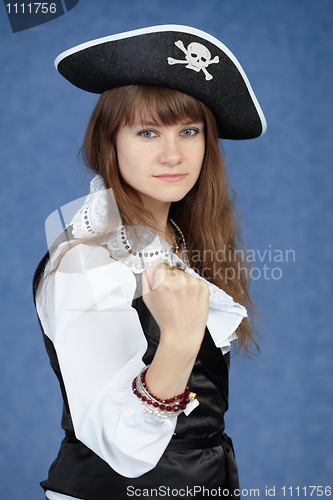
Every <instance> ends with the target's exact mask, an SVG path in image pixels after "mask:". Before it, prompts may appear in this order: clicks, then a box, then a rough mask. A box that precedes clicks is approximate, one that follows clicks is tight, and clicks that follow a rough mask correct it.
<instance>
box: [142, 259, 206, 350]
mask: <svg viewBox="0 0 333 500" xmlns="http://www.w3.org/2000/svg"><path fill="white" fill-rule="evenodd" d="M163 262H164V261H163V260H162V259H158V260H157V261H156V262H155V263H154V264H153V265H152V266H151V267H150V268H149V269H147V270H146V271H145V273H144V274H143V300H144V302H145V304H146V306H147V307H148V309H149V310H150V312H151V314H152V315H153V317H154V318H155V320H156V322H157V324H158V326H159V327H160V330H161V344H162V345H166V346H168V347H169V348H170V349H172V350H173V353H174V355H175V354H177V353H179V354H180V353H182V354H185V353H187V354H188V356H190V357H193V356H195V357H196V354H197V353H198V351H199V349H200V345H201V342H202V339H203V336H204V332H205V327H206V322H207V318H208V310H209V305H208V299H209V288H208V284H207V283H206V282H205V281H204V280H201V279H198V278H193V277H192V276H190V275H189V274H187V273H185V272H184V271H181V270H179V269H175V268H172V269H171V270H169V269H164V267H163V266H162V265H161V264H163Z"/></svg>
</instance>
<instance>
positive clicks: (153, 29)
mask: <svg viewBox="0 0 333 500" xmlns="http://www.w3.org/2000/svg"><path fill="white" fill-rule="evenodd" d="M162 31H177V32H183V33H188V34H190V35H196V36H199V37H201V38H204V39H205V40H207V41H209V42H211V43H212V44H214V45H216V46H217V47H219V48H220V49H221V50H222V52H224V53H225V54H226V55H227V56H228V57H229V59H231V61H232V62H233V63H234V64H235V66H236V67H237V69H238V71H239V72H240V74H241V75H242V78H243V80H244V82H245V84H246V86H247V89H248V91H249V94H250V96H251V99H252V101H253V104H254V105H255V108H256V110H257V112H258V115H259V118H260V121H261V127H262V132H261V134H260V135H264V133H265V132H266V130H267V122H266V118H265V115H264V113H263V111H262V109H261V107H260V104H259V102H258V100H257V98H256V96H255V93H254V92H253V89H252V87H251V84H250V82H249V79H248V77H247V76H246V73H245V71H244V70H243V68H242V66H241V65H240V63H239V61H238V60H237V58H236V57H235V56H234V54H233V53H232V52H231V51H230V50H229V49H228V47H226V46H225V45H224V44H223V43H222V42H220V40H218V39H217V38H215V37H214V36H212V35H210V34H209V33H206V32H205V31H202V30H199V29H197V28H192V27H190V26H183V25H178V24H163V25H160V26H148V27H146V28H139V29H136V30H131V31H125V32H124V33H117V34H115V35H109V36H105V37H102V38H97V39H95V40H91V41H89V42H85V43H81V44H80V45H76V46H75V47H72V48H71V49H68V50H65V51H64V52H62V53H61V54H59V55H58V57H56V59H55V61H54V66H55V68H56V69H58V65H59V63H60V62H61V61H62V60H63V59H65V58H66V57H68V56H70V55H71V54H74V53H76V52H79V51H81V50H84V49H87V48H89V47H94V46H95V45H100V44H102V43H106V42H112V41H114V40H122V39H124V38H130V37H133V36H137V35H143V34H146V33H157V32H162Z"/></svg>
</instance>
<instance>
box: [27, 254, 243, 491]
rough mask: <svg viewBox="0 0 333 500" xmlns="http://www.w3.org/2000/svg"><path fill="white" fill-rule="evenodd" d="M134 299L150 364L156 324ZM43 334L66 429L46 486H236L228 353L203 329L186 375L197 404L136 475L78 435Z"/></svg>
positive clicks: (53, 354)
mask: <svg viewBox="0 0 333 500" xmlns="http://www.w3.org/2000/svg"><path fill="white" fill-rule="evenodd" d="M47 260H48V254H47V255H45V256H44V258H43V260H42V261H41V262H40V264H39V266H38V267H37V269H36V272H35V276H34V284H33V287H34V294H35V292H36V290H37V287H38V283H39V280H40V279H41V276H42V275H43V271H44V268H45V265H46V262H47ZM132 305H133V307H134V308H135V309H136V311H137V313H138V315H139V318H140V322H141V325H142V328H143V332H144V334H145V336H146V339H147V343H148V348H147V351H146V353H145V355H144V356H143V361H144V363H145V364H149V363H151V361H152V359H153V357H154V354H155V351H156V348H157V345H158V342H159V335H160V333H159V327H158V325H157V323H156V322H155V320H154V318H153V317H152V315H151V314H150V312H149V310H148V309H147V308H146V306H145V304H144V302H143V300H142V298H141V296H139V297H137V298H135V299H134V300H133V303H132ZM43 337H44V342H45V346H46V350H47V353H48V355H49V358H50V362H51V366H52V368H53V370H54V372H55V374H56V376H57V378H58V380H59V383H60V388H61V392H62V396H63V401H64V405H63V415H62V422H61V425H62V428H63V429H64V431H65V438H64V439H63V441H62V443H61V447H60V451H59V454H58V457H57V458H56V460H55V461H54V462H53V464H52V465H51V467H50V470H49V476H48V479H47V480H46V481H43V482H42V483H41V485H42V487H43V488H44V490H52V491H56V492H59V493H63V494H66V495H69V496H73V497H76V498H82V499H84V500H117V499H119V500H120V499H121V500H125V499H126V500H128V498H130V497H131V496H132V497H134V498H136V497H137V496H138V495H137V494H135V490H136V489H138V488H139V492H140V493H141V496H143V497H144V498H154V499H156V498H165V497H166V498H167V497H168V495H167V493H168V488H169V496H170V497H172V498H187V497H188V498H190V497H191V496H192V495H193V494H194V492H195V493H196V495H195V497H196V498H201V496H200V491H201V490H200V488H201V489H202V488H203V487H205V488H209V489H211V490H213V489H214V490H218V489H219V488H220V491H221V492H222V490H226V489H229V491H230V492H233V491H234V490H235V489H237V488H238V487H239V486H238V473H237V466H236V462H235V458H234V453H233V448H232V443H231V440H230V438H228V437H227V436H226V434H225V433H224V432H223V431H224V413H225V411H226V410H227V408H228V364H229V355H226V356H223V355H222V353H221V350H220V349H219V348H217V347H216V346H215V344H214V342H213V340H212V338H211V336H210V334H209V332H208V330H207V329H206V332H205V337H204V340H203V342H202V346H201V349H200V352H199V354H198V357H197V360H196V362H195V365H194V368H193V371H192V374H191V376H190V380H189V386H190V388H191V390H192V391H193V392H195V393H197V395H198V400H199V401H200V405H199V406H198V407H197V408H195V409H194V410H193V411H192V412H191V413H190V415H189V416H185V415H184V414H181V415H180V416H179V417H178V421H177V425H176V429H175V435H174V436H173V438H172V439H171V441H170V444H169V446H168V447H167V448H166V450H165V452H164V454H163V456H162V458H161V459H160V461H159V462H158V463H157V465H156V467H155V468H154V469H152V470H151V471H149V472H147V473H146V474H144V475H142V476H140V477H138V478H127V477H124V476H121V475H120V474H118V473H117V472H115V471H114V470H113V469H112V468H111V467H110V466H109V465H108V464H107V463H106V462H105V461H104V460H102V459H101V458H99V457H98V456H97V455H96V454H95V453H94V452H92V451H91V450H90V449H89V448H88V447H87V446H85V445H84V444H83V443H82V442H80V441H79V440H78V439H77V438H76V436H75V432H74V429H73V423H72V419H71V415H70V411H69V406H68V400H67V395H66V390H65V387H64V383H63V379H62V375H61V371H60V368H59V362H58V358H57V354H56V351H55V348H54V346H53V343H52V342H51V340H50V339H49V338H48V337H47V336H46V335H45V333H44V332H43ZM157 425H158V424H157ZM194 488H196V490H194ZM172 490H173V491H172ZM171 491H172V496H171ZM177 491H178V492H179V496H177ZM137 493H138V492H137ZM213 493H214V492H213ZM225 493H226V491H224V496H226V495H225ZM205 496H207V493H206V495H205ZM220 496H222V493H221V494H220Z"/></svg>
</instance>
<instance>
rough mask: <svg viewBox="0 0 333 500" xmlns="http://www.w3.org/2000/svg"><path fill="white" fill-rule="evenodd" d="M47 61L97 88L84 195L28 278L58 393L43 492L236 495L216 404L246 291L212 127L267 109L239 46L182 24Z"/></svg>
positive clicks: (242, 328) (234, 130) (58, 495)
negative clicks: (57, 436)
mask: <svg viewBox="0 0 333 500" xmlns="http://www.w3.org/2000/svg"><path fill="white" fill-rule="evenodd" d="M56 66H57V68H58V70H59V71H60V73H61V74H62V75H63V76H65V77H66V78H67V79H68V80H69V81H70V82H71V83H73V84H74V85H76V86H78V87H80V88H83V89H84V90H87V91H90V92H96V93H101V94H102V95H101V97H100V99H99V101H98V103H97V105H96V108H95V110H94V111H93V114H92V117H91V119H90V122H89V124H88V128H87V131H86V136H85V139H84V144H83V148H82V154H83V157H84V159H85V161H86V163H87V165H88V166H89V168H90V169H91V170H92V171H93V172H94V173H95V174H97V175H96V177H95V178H94V179H93V181H92V183H91V193H90V195H89V196H88V197H87V199H86V201H85V203H84V205H83V206H82V207H81V209H80V210H79V211H78V212H77V213H76V214H75V215H74V217H73V220H72V222H71V224H70V225H69V227H68V228H67V230H66V231H65V233H64V234H63V235H62V237H61V238H60V239H59V240H58V241H57V242H56V243H55V244H54V246H53V248H52V249H51V250H50V251H49V252H48V254H47V255H46V256H45V257H44V259H43V260H42V261H41V263H40V265H39V267H38V268H37V271H36V273H35V278H34V290H35V293H36V295H35V297H36V305H37V311H38V315H39V319H40V322H41V326H42V330H43V334H44V340H45V344H46V348H47V351H48V354H49V356H50V360H51V365H52V367H53V369H54V371H55V373H56V375H57V377H58V379H59V382H60V386H61V390H62V395H63V399H64V411H63V419H62V427H63V428H64V430H65V433H66V435H65V438H64V440H63V442H62V445H61V448H60V452H59V455H58V458H57V459H56V460H55V462H54V463H53V464H52V466H51V468H50V472H49V478H48V479H47V480H46V481H44V482H43V483H42V486H43V488H44V490H45V491H46V495H47V498H48V499H49V500H64V499H68V498H76V499H84V500H97V499H98V500H108V499H110V498H112V499H117V498H119V499H124V498H128V497H129V496H145V497H147V498H159V497H164V496H172V497H174V498H184V497H191V496H193V495H195V496H197V497H199V498H200V496H207V494H211V495H214V496H237V495H238V494H239V489H238V488H239V485H238V474H237V467H236V462H235V458H234V454H233V449H232V444H231V440H230V439H229V438H228V437H227V435H226V434H225V433H224V432H223V431H224V419H223V418H224V413H225V411H226V410H227V407H228V366H229V351H230V343H231V341H232V340H235V339H236V338H237V337H238V343H239V344H240V346H242V347H243V348H244V349H245V350H247V348H248V345H249V343H251V342H252V341H253V335H252V324H251V321H250V320H249V319H244V320H243V318H246V316H247V313H246V309H245V306H246V307H247V308H248V310H249V312H250V313H251V311H252V309H253V305H252V302H251V299H250V297H249V293H248V289H247V272H246V266H245V263H244V262H242V260H241V258H240V255H241V253H240V252H239V251H238V252H237V229H236V219H235V207H234V205H233V202H232V200H231V199H230V196H229V194H228V184H227V179H226V173H225V169H224V165H223V162H222V159H221V156H220V151H219V143H218V140H219V137H224V138H230V139H245V138H252V137H257V136H259V135H261V134H263V133H264V132H265V129H266V123H265V118H264V116H263V114H262V111H261V109H260V107H259V104H258V102H257V100H256V98H255V96H254V94H253V91H252V89H251V87H250V84H249V82H248V80H247V77H246V75H245V73H244V71H243V70H242V68H241V67H240V65H239V63H238V61H237V60H236V59H235V57H234V56H233V54H231V52H230V51H229V50H228V49H227V48H226V47H225V46H224V45H223V44H221V42H219V41H218V40H216V39H215V38H213V37H211V36H210V35H207V34H206V33H204V32H202V31H199V30H196V29H193V28H187V27H184V26H158V27H153V28H146V29H144V30H136V31H134V32H128V33H123V34H120V35H115V36H111V37H106V38H102V39H99V40H94V41H92V42H88V43H86V44H83V45H81V46H78V47H75V48H74V49H71V50H69V51H67V52H65V53H63V54H61V55H60V56H59V57H58V58H57V60H56ZM50 256H51V259H50ZM231 297H232V298H231ZM242 320H243V321H242ZM206 325H207V326H206ZM236 330H237V335H236V333H235V331H236Z"/></svg>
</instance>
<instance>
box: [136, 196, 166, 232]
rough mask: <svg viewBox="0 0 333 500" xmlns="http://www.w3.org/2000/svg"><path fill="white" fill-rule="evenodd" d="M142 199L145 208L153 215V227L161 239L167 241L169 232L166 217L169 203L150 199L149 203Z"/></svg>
mask: <svg viewBox="0 0 333 500" xmlns="http://www.w3.org/2000/svg"><path fill="white" fill-rule="evenodd" d="M142 201H143V202H144V206H145V208H147V209H148V210H149V211H150V213H151V214H152V216H153V217H154V220H155V227H154V229H156V231H157V232H158V234H159V236H160V237H161V238H162V239H164V240H166V241H167V240H168V236H169V233H170V229H169V227H168V218H169V210H170V206H171V203H169V202H168V203H163V202H162V203H161V202H158V201H157V200H151V199H150V200H149V203H146V200H142Z"/></svg>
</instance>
